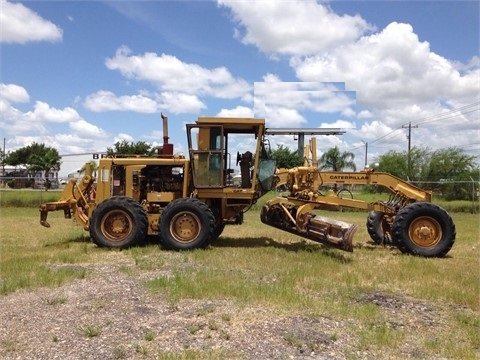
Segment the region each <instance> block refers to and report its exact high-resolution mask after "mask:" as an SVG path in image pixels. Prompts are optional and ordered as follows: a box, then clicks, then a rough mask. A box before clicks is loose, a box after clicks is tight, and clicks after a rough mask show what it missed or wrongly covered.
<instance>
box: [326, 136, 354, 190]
mask: <svg viewBox="0 0 480 360" xmlns="http://www.w3.org/2000/svg"><path fill="white" fill-rule="evenodd" d="M354 160H355V154H353V153H351V152H349V151H344V152H340V149H339V148H338V146H335V147H333V148H331V149H329V150H328V151H327V152H326V153H323V155H322V156H321V157H320V160H319V162H318V167H319V168H320V170H333V171H343V169H352V170H353V171H355V170H357V166H356V165H355V162H354ZM337 189H338V186H337V184H335V185H334V191H335V192H337Z"/></svg>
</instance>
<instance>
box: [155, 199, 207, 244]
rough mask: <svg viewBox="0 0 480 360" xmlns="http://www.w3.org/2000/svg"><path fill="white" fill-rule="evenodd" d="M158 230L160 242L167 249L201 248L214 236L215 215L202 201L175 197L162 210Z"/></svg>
mask: <svg viewBox="0 0 480 360" xmlns="http://www.w3.org/2000/svg"><path fill="white" fill-rule="evenodd" d="M159 232H160V242H161V243H162V245H163V246H165V247H166V248H168V249H172V250H189V249H194V248H203V247H206V246H208V244H209V243H210V240H211V239H212V238H214V236H215V217H214V216H213V213H212V210H211V209H210V208H209V207H208V206H207V204H205V203H204V202H203V201H200V200H198V199H195V198H182V199H176V200H174V201H172V202H171V203H170V204H168V205H167V206H166V207H165V209H164V210H163V213H162V216H161V219H160V229H159Z"/></svg>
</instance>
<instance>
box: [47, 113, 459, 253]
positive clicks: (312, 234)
mask: <svg viewBox="0 0 480 360" xmlns="http://www.w3.org/2000/svg"><path fill="white" fill-rule="evenodd" d="M162 119H163V133H164V142H163V146H161V147H159V148H158V155H157V156H156V157H141V156H128V157H120V156H117V157H110V158H102V159H100V160H99V165H98V169H97V176H95V177H94V176H93V174H92V171H91V168H90V166H89V164H88V163H87V164H86V165H85V168H86V171H85V175H84V176H83V177H82V178H81V179H79V180H78V179H75V178H74V179H70V181H69V182H68V183H67V185H66V186H65V188H64V190H63V192H62V195H61V197H60V199H59V200H58V201H56V202H48V203H44V204H42V205H40V223H41V225H43V226H45V227H50V225H49V223H48V222H47V216H48V213H49V212H50V211H57V210H63V211H64V215H65V218H72V217H73V218H74V219H75V220H76V222H77V223H78V224H80V225H81V226H82V227H83V228H84V229H85V230H86V231H89V233H90V237H91V239H92V241H93V242H94V243H95V244H97V245H98V246H104V247H116V248H125V247H130V246H133V245H136V244H139V243H141V242H142V241H144V239H146V237H147V236H156V237H157V238H158V240H159V242H160V243H161V244H162V245H163V246H164V247H166V248H168V249H175V250H183V249H192V248H199V247H205V246H207V245H208V244H209V243H210V242H211V241H212V240H215V239H217V238H218V237H219V236H220V234H221V233H222V231H223V229H224V227H225V225H226V224H228V223H235V224H241V223H242V222H243V214H244V212H245V211H247V210H248V209H249V208H250V207H251V206H252V204H254V203H255V202H256V201H257V200H258V199H259V198H260V197H261V196H262V195H264V194H266V193H267V192H269V191H271V190H272V189H274V188H275V187H276V186H281V185H283V186H286V187H287V188H288V190H289V195H288V196H278V197H275V198H273V199H271V200H270V201H268V202H267V203H266V204H265V206H264V207H263V208H262V211H261V221H262V222H263V223H265V224H268V225H270V226H273V227H275V228H279V229H282V230H285V231H288V232H291V233H294V234H297V235H299V236H302V237H305V238H308V239H311V240H313V241H317V242H320V243H322V244H326V245H329V246H333V247H335V248H339V249H342V250H346V251H352V250H353V245H352V238H353V235H354V233H355V231H356V228H357V227H356V225H354V224H349V223H346V222H343V221H338V220H333V219H328V218H325V217H323V216H319V215H318V214H316V213H315V209H329V210H331V209H332V208H338V207H339V206H342V207H352V208H360V209H364V210H370V214H369V216H368V219H367V230H368V232H369V234H370V236H371V238H372V239H373V240H374V241H375V242H376V243H392V244H395V245H397V246H398V247H399V249H400V250H401V251H402V252H406V253H413V254H418V255H422V256H444V255H445V254H446V253H447V252H448V251H449V250H450V248H451V247H452V245H453V243H454V240H455V226H454V224H453V221H452V220H451V218H450V216H449V215H448V214H447V213H446V212H445V211H444V210H443V209H441V208H439V207H438V206H436V205H433V204H432V203H430V201H431V194H430V193H428V192H426V191H423V190H421V189H419V188H417V187H415V186H413V185H411V184H409V183H406V182H403V181H402V180H400V179H397V178H395V177H393V176H392V175H389V174H385V173H376V172H373V171H366V172H354V173H345V172H320V171H319V170H318V167H317V164H316V150H315V149H316V145H315V139H314V138H313V139H312V140H311V141H310V144H309V145H307V147H306V150H307V152H308V154H311V155H312V156H311V159H306V160H305V164H304V166H302V167H296V168H293V169H277V167H276V164H275V161H274V160H272V159H271V158H269V154H270V149H269V147H270V146H269V142H268V140H267V138H266V128H265V120H264V119H254V118H218V117H201V118H198V120H197V121H196V122H195V123H193V124H187V125H186V132H187V139H188V151H189V158H188V159H187V158H186V157H185V156H183V155H176V154H174V152H173V145H172V144H170V143H169V142H168V139H169V137H168V120H167V117H166V116H165V115H163V114H162ZM238 143H241V144H242V145H243V146H245V145H249V144H251V145H252V149H251V150H253V151H245V152H243V153H240V152H238V151H237V152H236V155H235V152H234V151H233V153H234V156H233V157H234V159H233V160H234V161H235V162H236V165H237V166H239V168H240V181H239V182H236V181H232V174H233V170H232V169H231V162H232V149H231V147H232V145H234V144H238ZM322 184H323V185H325V184H378V185H382V186H384V187H386V188H387V189H388V190H390V191H391V192H392V197H391V198H390V200H389V201H387V202H375V203H371V204H367V203H364V202H362V201H358V200H353V199H346V198H341V197H339V196H324V195H322V194H321V193H320V192H319V188H320V186H321V185H322Z"/></svg>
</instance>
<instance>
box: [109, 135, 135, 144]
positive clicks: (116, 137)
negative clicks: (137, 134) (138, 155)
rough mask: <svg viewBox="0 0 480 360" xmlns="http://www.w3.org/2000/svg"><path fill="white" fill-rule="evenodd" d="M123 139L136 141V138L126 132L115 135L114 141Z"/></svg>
mask: <svg viewBox="0 0 480 360" xmlns="http://www.w3.org/2000/svg"><path fill="white" fill-rule="evenodd" d="M122 141H127V142H134V138H133V136H131V135H128V134H125V133H119V134H118V135H117V136H115V138H114V140H113V143H114V144H115V143H117V142H122Z"/></svg>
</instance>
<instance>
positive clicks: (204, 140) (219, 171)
mask: <svg viewBox="0 0 480 360" xmlns="http://www.w3.org/2000/svg"><path fill="white" fill-rule="evenodd" d="M187 137H188V149H189V154H190V164H191V168H192V178H193V184H194V186H195V187H196V188H221V187H224V186H225V179H224V178H225V177H224V170H225V169H224V167H225V166H224V165H225V164H224V157H225V145H224V134H223V126H217V125H212V126H210V125H208V126H202V125H190V124H189V125H187Z"/></svg>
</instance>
